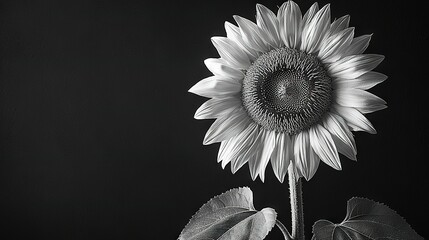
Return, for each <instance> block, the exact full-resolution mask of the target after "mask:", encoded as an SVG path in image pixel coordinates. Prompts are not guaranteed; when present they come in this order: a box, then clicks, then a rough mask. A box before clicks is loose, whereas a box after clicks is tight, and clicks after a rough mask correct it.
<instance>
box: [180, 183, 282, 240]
mask: <svg viewBox="0 0 429 240" xmlns="http://www.w3.org/2000/svg"><path fill="white" fill-rule="evenodd" d="M276 217H277V214H276V212H275V211H274V209H272V208H264V209H262V210H261V211H257V210H256V209H255V208H254V207H253V194H252V191H251V190H250V188H248V187H243V188H234V189H231V190H229V191H227V192H225V193H223V194H221V195H219V196H216V197H214V198H212V199H211V200H210V201H208V202H207V203H206V204H204V205H203V206H202V207H201V208H200V210H198V212H197V213H196V214H195V215H194V216H193V217H192V218H191V220H190V221H189V223H188V224H187V225H186V226H185V228H184V229H183V231H182V233H181V234H180V236H179V240H197V239H213V240H215V239H216V240H229V239H231V240H232V239H243V240H244V239H251V240H259V239H264V238H265V237H266V236H267V234H268V232H269V231H270V230H271V229H272V228H273V226H274V225H275V222H276Z"/></svg>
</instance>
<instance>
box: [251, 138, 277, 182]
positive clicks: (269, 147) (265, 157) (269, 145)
mask: <svg viewBox="0 0 429 240" xmlns="http://www.w3.org/2000/svg"><path fill="white" fill-rule="evenodd" d="M265 132H266V134H265V140H264V144H263V147H262V150H261V158H260V161H259V165H258V166H257V168H256V171H258V173H259V177H260V178H261V180H262V182H264V180H265V169H266V168H267V165H268V162H269V161H270V157H271V155H272V153H273V150H274V147H275V146H276V141H277V139H278V137H277V135H276V133H275V132H274V131H265Z"/></svg>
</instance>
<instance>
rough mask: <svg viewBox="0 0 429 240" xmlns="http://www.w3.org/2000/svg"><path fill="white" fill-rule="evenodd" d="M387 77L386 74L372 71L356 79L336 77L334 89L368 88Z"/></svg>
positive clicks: (333, 82)
mask: <svg viewBox="0 0 429 240" xmlns="http://www.w3.org/2000/svg"><path fill="white" fill-rule="evenodd" d="M386 79H387V76H386V75H384V74H381V73H378V72H373V71H371V72H367V73H365V74H363V75H361V76H360V77H358V78H355V79H342V78H335V79H334V80H333V81H332V84H333V88H334V89H340V88H357V89H362V90H368V89H370V88H372V87H374V86H375V85H377V84H379V83H382V82H383V81H384V80H386Z"/></svg>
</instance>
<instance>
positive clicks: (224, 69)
mask: <svg viewBox="0 0 429 240" xmlns="http://www.w3.org/2000/svg"><path fill="white" fill-rule="evenodd" d="M204 64H205V65H206V67H207V69H209V70H210V72H212V73H213V74H214V75H218V76H221V77H228V78H232V79H237V80H242V79H243V78H244V73H243V72H242V71H240V70H238V69H235V68H233V67H231V66H230V65H229V64H228V63H227V62H226V61H225V60H224V59H222V58H208V59H206V60H204Z"/></svg>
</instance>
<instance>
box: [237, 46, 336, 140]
mask: <svg viewBox="0 0 429 240" xmlns="http://www.w3.org/2000/svg"><path fill="white" fill-rule="evenodd" d="M331 96H332V88H331V78H330V77H329V75H328V73H327V71H326V70H325V68H324V67H323V65H322V63H321V62H320V60H319V59H317V57H316V56H313V55H310V54H306V53H304V52H301V51H299V50H295V49H290V48H279V49H274V50H271V51H270V52H268V53H265V54H263V55H261V56H260V57H259V58H258V59H256V61H255V62H254V63H253V64H252V65H251V66H250V67H249V69H248V70H247V72H246V76H245V78H244V81H243V89H242V100H243V105H244V107H245V108H246V110H247V112H248V114H249V116H250V117H251V118H252V119H253V120H254V121H255V122H256V123H258V124H259V125H261V126H262V127H263V128H265V129H267V130H272V131H277V132H286V133H289V134H296V133H299V132H300V131H302V130H305V129H308V128H310V127H311V126H312V125H314V124H315V123H317V122H318V121H319V120H320V118H321V117H322V116H323V114H324V113H325V112H327V111H328V110H329V107H330V104H331Z"/></svg>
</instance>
